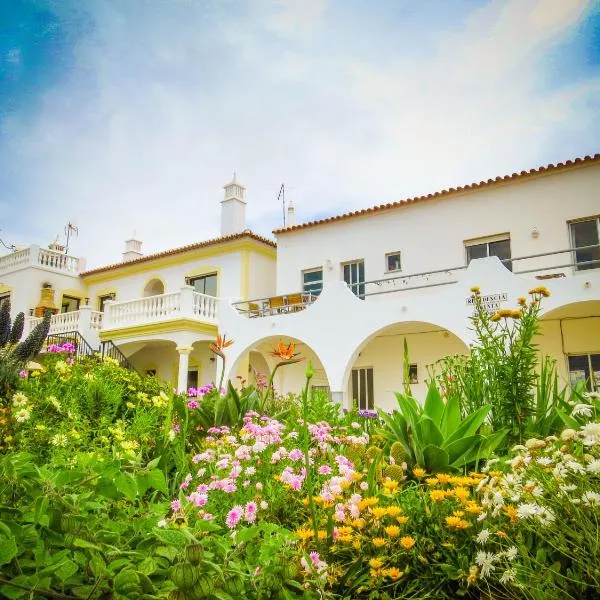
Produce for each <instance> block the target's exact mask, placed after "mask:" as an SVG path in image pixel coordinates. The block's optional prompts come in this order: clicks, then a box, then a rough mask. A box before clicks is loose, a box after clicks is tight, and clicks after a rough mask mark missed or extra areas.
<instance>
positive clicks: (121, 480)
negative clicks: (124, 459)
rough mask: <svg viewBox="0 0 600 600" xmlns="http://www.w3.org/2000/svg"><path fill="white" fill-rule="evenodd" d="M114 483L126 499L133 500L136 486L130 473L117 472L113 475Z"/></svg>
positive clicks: (136, 491) (136, 489) (135, 494)
mask: <svg viewBox="0 0 600 600" xmlns="http://www.w3.org/2000/svg"><path fill="white" fill-rule="evenodd" d="M115 485H116V486H117V490H119V492H121V493H122V494H123V495H124V496H125V497H126V498H127V499H128V500H131V501H132V502H133V501H134V500H135V498H136V496H137V493H138V488H137V483H136V481H135V477H134V476H133V475H131V474H130V473H117V475H116V476H115Z"/></svg>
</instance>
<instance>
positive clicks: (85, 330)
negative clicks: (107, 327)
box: [77, 306, 100, 349]
mask: <svg viewBox="0 0 600 600" xmlns="http://www.w3.org/2000/svg"><path fill="white" fill-rule="evenodd" d="M92 313H93V310H92V307H91V306H82V307H81V308H80V309H79V322H78V324H77V331H79V333H80V334H81V337H82V338H83V339H84V340H85V341H86V342H87V343H88V344H89V345H90V346H91V347H92V348H94V349H98V347H99V346H100V336H99V334H98V331H97V330H96V329H94V328H93V326H92Z"/></svg>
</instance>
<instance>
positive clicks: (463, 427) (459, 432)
mask: <svg viewBox="0 0 600 600" xmlns="http://www.w3.org/2000/svg"><path fill="white" fill-rule="evenodd" d="M491 408H492V406H491V404H486V405H485V406H482V407H481V408H478V409H477V410H476V411H475V412H473V413H471V414H470V415H469V416H468V417H466V418H465V420H464V421H463V422H462V423H461V424H460V425H459V426H458V427H457V428H456V429H455V430H454V433H452V434H450V437H449V438H448V439H447V440H446V443H447V444H450V443H451V442H455V441H456V440H459V439H460V438H463V437H468V436H470V435H473V434H475V433H477V430H478V429H479V428H480V427H481V425H482V423H483V422H484V421H485V418H486V417H487V415H488V413H489V412H490V409H491Z"/></svg>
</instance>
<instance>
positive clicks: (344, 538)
mask: <svg viewBox="0 0 600 600" xmlns="http://www.w3.org/2000/svg"><path fill="white" fill-rule="evenodd" d="M335 541H336V542H351V541H352V536H351V535H338V536H337V538H336V540H335Z"/></svg>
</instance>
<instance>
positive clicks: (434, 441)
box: [379, 382, 506, 473]
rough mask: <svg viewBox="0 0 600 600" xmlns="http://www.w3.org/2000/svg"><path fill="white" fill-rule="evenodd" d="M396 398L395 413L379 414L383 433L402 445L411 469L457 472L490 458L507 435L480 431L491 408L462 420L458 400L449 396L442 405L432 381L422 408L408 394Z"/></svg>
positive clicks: (486, 406) (489, 406) (487, 406)
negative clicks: (383, 425) (488, 433)
mask: <svg viewBox="0 0 600 600" xmlns="http://www.w3.org/2000/svg"><path fill="white" fill-rule="evenodd" d="M396 399H397V402H398V409H397V410H394V411H393V412H392V413H391V414H388V413H385V412H383V411H381V410H380V411H379V414H380V416H381V418H382V419H383V421H384V422H385V423H386V425H387V429H386V430H385V431H384V432H382V433H383V435H384V437H386V438H387V439H388V440H389V441H390V442H400V443H401V444H402V447H403V448H404V452H405V457H404V460H405V461H406V462H407V464H408V465H409V466H411V467H412V466H418V467H422V468H424V469H426V470H427V471H428V472H430V473H434V472H436V471H447V470H452V471H458V470H460V469H463V468H466V467H468V466H469V465H470V464H473V463H475V462H477V461H479V460H483V459H487V458H489V457H490V456H491V455H492V453H493V452H494V450H495V449H496V448H497V447H498V445H499V444H500V443H501V442H502V440H503V439H504V436H505V435H506V430H501V431H498V432H496V433H493V434H491V435H484V434H483V433H482V432H481V429H482V425H484V422H485V420H486V417H487V416H488V413H489V412H490V409H491V405H485V406H482V407H481V408H479V409H478V410H476V411H475V412H473V413H472V414H470V415H468V416H467V417H465V418H464V419H463V418H462V417H461V413H460V406H459V402H458V399H457V398H456V397H450V398H448V399H447V401H446V402H444V400H443V399H442V397H441V395H440V392H439V390H438V388H437V387H436V385H435V383H433V382H432V383H431V384H430V385H429V390H428V392H427V398H426V400H425V404H424V405H423V406H420V405H419V404H418V403H417V401H416V400H415V399H414V398H413V397H412V396H410V395H409V394H401V393H396Z"/></svg>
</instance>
